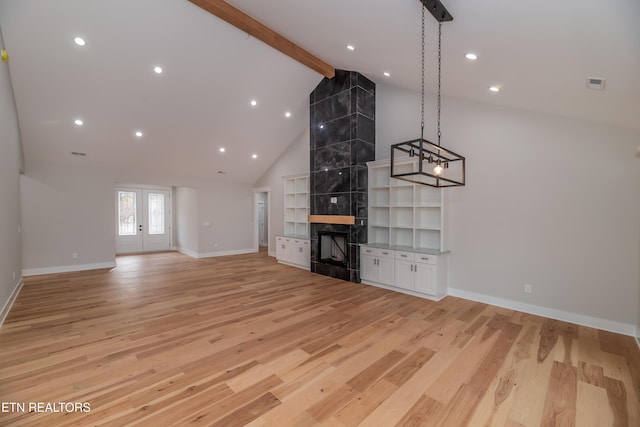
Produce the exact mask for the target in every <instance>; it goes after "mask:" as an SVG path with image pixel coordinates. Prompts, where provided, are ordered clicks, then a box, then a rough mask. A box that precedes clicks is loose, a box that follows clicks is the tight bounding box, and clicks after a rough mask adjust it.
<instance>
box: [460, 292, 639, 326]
mask: <svg viewBox="0 0 640 427" xmlns="http://www.w3.org/2000/svg"><path fill="white" fill-rule="evenodd" d="M449 295H451V296H454V297H459V298H464V299H468V300H471V301H477V302H482V303H485V304H490V305H495V306H498V307H504V308H508V309H510V310H517V311H522V312H524V313H529V314H535V315H538V316H543V317H548V318H550V319H556V320H561V321H563V322H569V323H575V324H577V325H582V326H589V327H591V328H596V329H602V330H605V331H609V332H615V333H618V334H623V335H629V336H634V332H635V327H634V325H630V324H627V323H622V322H616V321H614V320H608V319H601V318H599V317H592V316H585V315H584V314H578V313H572V312H569V311H563V310H556V309H554V308H548V307H542V306H539V305H533V304H527V303H523V302H520V301H514V300H509V299H505V298H498V297H493V296H490V295H484V294H478V293H475V292H469V291H465V290H462V289H455V288H449Z"/></svg>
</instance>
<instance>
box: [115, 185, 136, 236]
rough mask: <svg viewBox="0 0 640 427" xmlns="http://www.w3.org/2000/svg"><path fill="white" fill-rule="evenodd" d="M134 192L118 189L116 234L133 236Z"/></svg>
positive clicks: (134, 230)
mask: <svg viewBox="0 0 640 427" xmlns="http://www.w3.org/2000/svg"><path fill="white" fill-rule="evenodd" d="M137 223H138V221H137V220H136V193H135V192H132V191H118V235H120V236H135V235H136V234H137V233H138V231H137V230H136V225H137Z"/></svg>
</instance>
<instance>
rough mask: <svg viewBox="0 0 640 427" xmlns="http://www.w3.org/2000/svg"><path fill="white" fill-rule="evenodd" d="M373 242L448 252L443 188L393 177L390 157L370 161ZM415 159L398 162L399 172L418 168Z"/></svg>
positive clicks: (398, 247)
mask: <svg viewBox="0 0 640 427" xmlns="http://www.w3.org/2000/svg"><path fill="white" fill-rule="evenodd" d="M367 166H368V168H369V227H368V243H369V244H370V245H381V246H388V247H390V248H395V249H401V250H415V251H421V250H426V251H444V250H446V244H445V237H446V236H445V231H446V230H445V227H444V224H445V221H444V218H445V217H444V213H445V212H444V204H443V196H442V190H441V189H439V188H434V187H429V186H426V185H422V184H414V183H411V182H407V181H404V180H400V179H395V178H390V174H391V165H390V162H389V160H379V161H375V162H368V163H367ZM417 167H418V166H417V163H416V162H415V161H410V160H406V161H404V162H399V163H397V165H396V171H397V172H412V171H415V170H417Z"/></svg>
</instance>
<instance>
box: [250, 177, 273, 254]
mask: <svg viewBox="0 0 640 427" xmlns="http://www.w3.org/2000/svg"><path fill="white" fill-rule="evenodd" d="M254 212H255V248H256V249H257V250H261V249H262V250H266V251H269V240H270V238H269V229H270V227H269V212H270V210H269V189H268V188H256V189H254Z"/></svg>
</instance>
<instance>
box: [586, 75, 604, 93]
mask: <svg viewBox="0 0 640 427" xmlns="http://www.w3.org/2000/svg"><path fill="white" fill-rule="evenodd" d="M606 85H607V79H598V78H595V77H587V89H593V90H604V87H605V86H606Z"/></svg>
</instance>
